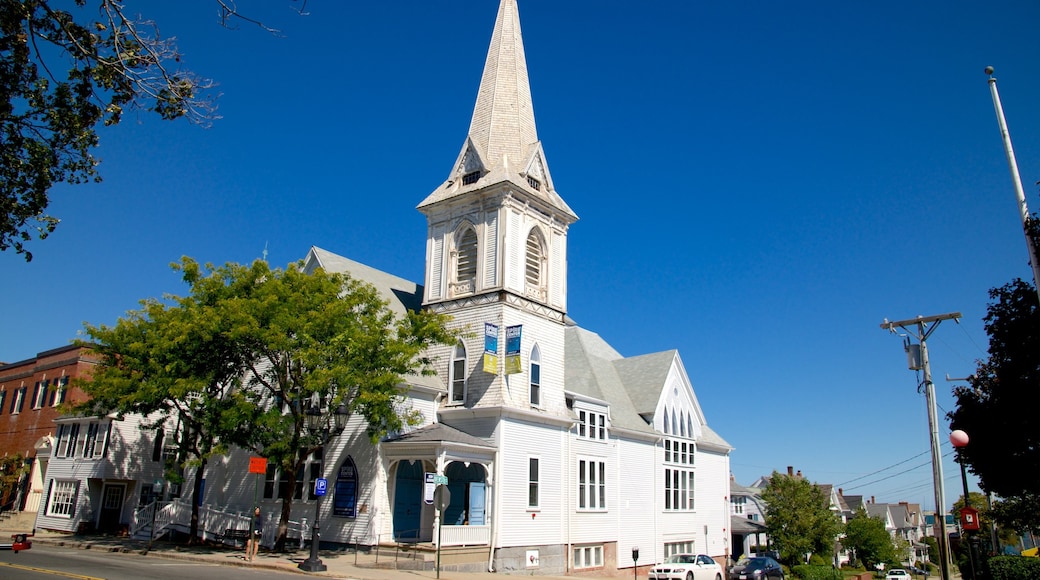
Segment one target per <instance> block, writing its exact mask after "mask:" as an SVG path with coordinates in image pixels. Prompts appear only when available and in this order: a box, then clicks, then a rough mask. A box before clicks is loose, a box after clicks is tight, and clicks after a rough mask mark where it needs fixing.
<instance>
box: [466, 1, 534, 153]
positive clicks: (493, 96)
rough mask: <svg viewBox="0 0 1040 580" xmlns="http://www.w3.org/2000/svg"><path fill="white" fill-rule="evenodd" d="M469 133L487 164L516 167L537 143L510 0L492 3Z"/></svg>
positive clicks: (515, 14) (520, 40) (513, 5)
mask: <svg viewBox="0 0 1040 580" xmlns="http://www.w3.org/2000/svg"><path fill="white" fill-rule="evenodd" d="M469 136H470V139H471V140H472V141H473V145H474V146H475V147H476V148H477V150H478V151H479V153H480V154H481V157H483V159H484V161H485V162H486V163H488V164H489V165H491V166H492V168H493V167H495V166H497V165H499V164H502V163H508V164H509V165H511V166H513V167H518V166H521V165H522V164H523V163H524V162H525V161H527V157H528V155H527V153H528V148H529V147H530V146H531V145H534V144H535V143H537V142H538V131H537V130H536V129H535V124H534V104H533V103H532V101H531V85H530V83H529V81H528V78H527V58H526V57H525V56H524V41H523V38H522V37H521V35H520V14H519V12H518V10H517V7H516V0H502V3H501V5H500V6H499V7H498V18H497V19H496V20H495V30H494V32H493V33H492V34H491V46H490V47H489V48H488V55H487V61H485V63H484V76H483V77H481V79H480V90H479V91H478V92H477V104H476V106H475V107H474V108H473V119H472V120H471V121H470V124H469Z"/></svg>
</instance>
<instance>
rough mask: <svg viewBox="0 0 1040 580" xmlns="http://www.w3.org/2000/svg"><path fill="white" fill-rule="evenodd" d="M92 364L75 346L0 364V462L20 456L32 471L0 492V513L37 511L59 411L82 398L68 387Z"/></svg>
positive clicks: (81, 395) (80, 393) (92, 360)
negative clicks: (0, 510)
mask: <svg viewBox="0 0 1040 580" xmlns="http://www.w3.org/2000/svg"><path fill="white" fill-rule="evenodd" d="M94 364H96V362H95V360H94V359H93V357H91V355H90V354H89V351H87V350H86V349H85V348H83V347H80V346H74V345H70V346H64V347H61V348H55V349H52V350H48V351H44V352H41V353H39V354H37V355H36V356H35V357H34V358H30V359H26V360H23V361H18V362H14V363H4V364H0V456H10V455H15V454H20V455H21V456H22V457H24V458H25V460H26V463H27V464H28V465H29V466H30V470H29V473H28V474H26V476H24V477H23V478H22V479H21V481H20V482H19V484H18V485H17V486H15V487H13V488H9V489H5V490H3V491H2V496H0V509H2V510H10V509H14V510H18V511H27V512H35V511H37V510H38V509H39V505H40V499H41V496H42V491H43V474H44V472H45V471H46V466H47V460H48V459H49V458H50V450H51V445H52V438H53V436H54V433H55V430H56V427H55V423H54V420H55V419H57V418H58V416H59V410H58V407H59V405H61V404H62V403H75V402H80V401H82V400H84V399H85V398H86V395H85V394H84V393H83V392H82V391H81V390H80V389H78V388H75V387H73V386H71V385H70V384H69V382H70V380H71V379H72V378H74V377H82V376H85V375H89V373H90V370H91V368H92V367H93V366H94Z"/></svg>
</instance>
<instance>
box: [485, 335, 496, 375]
mask: <svg viewBox="0 0 1040 580" xmlns="http://www.w3.org/2000/svg"><path fill="white" fill-rule="evenodd" d="M484 372H485V373H491V374H498V325H497V324H491V323H490V322H485V323H484Z"/></svg>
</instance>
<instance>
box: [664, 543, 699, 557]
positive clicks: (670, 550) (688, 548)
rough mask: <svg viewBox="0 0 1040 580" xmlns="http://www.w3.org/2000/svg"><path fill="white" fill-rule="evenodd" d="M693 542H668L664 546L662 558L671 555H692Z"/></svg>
mask: <svg viewBox="0 0 1040 580" xmlns="http://www.w3.org/2000/svg"><path fill="white" fill-rule="evenodd" d="M693 548H694V543H693V540H688V541H685V542H669V543H667V544H665V545H664V557H665V558H667V557H668V556H671V555H673V554H693V553H695V551H694V549H693Z"/></svg>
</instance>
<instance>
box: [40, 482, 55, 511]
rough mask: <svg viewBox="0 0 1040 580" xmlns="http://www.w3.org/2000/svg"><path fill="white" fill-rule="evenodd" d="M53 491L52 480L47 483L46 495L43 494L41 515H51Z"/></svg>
mask: <svg viewBox="0 0 1040 580" xmlns="http://www.w3.org/2000/svg"><path fill="white" fill-rule="evenodd" d="M52 491H54V480H53V479H52V480H50V481H49V482H47V493H45V494H43V513H44V514H45V515H48V516H49V515H51V504H50V503H49V502H50V501H51V492H52Z"/></svg>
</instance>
